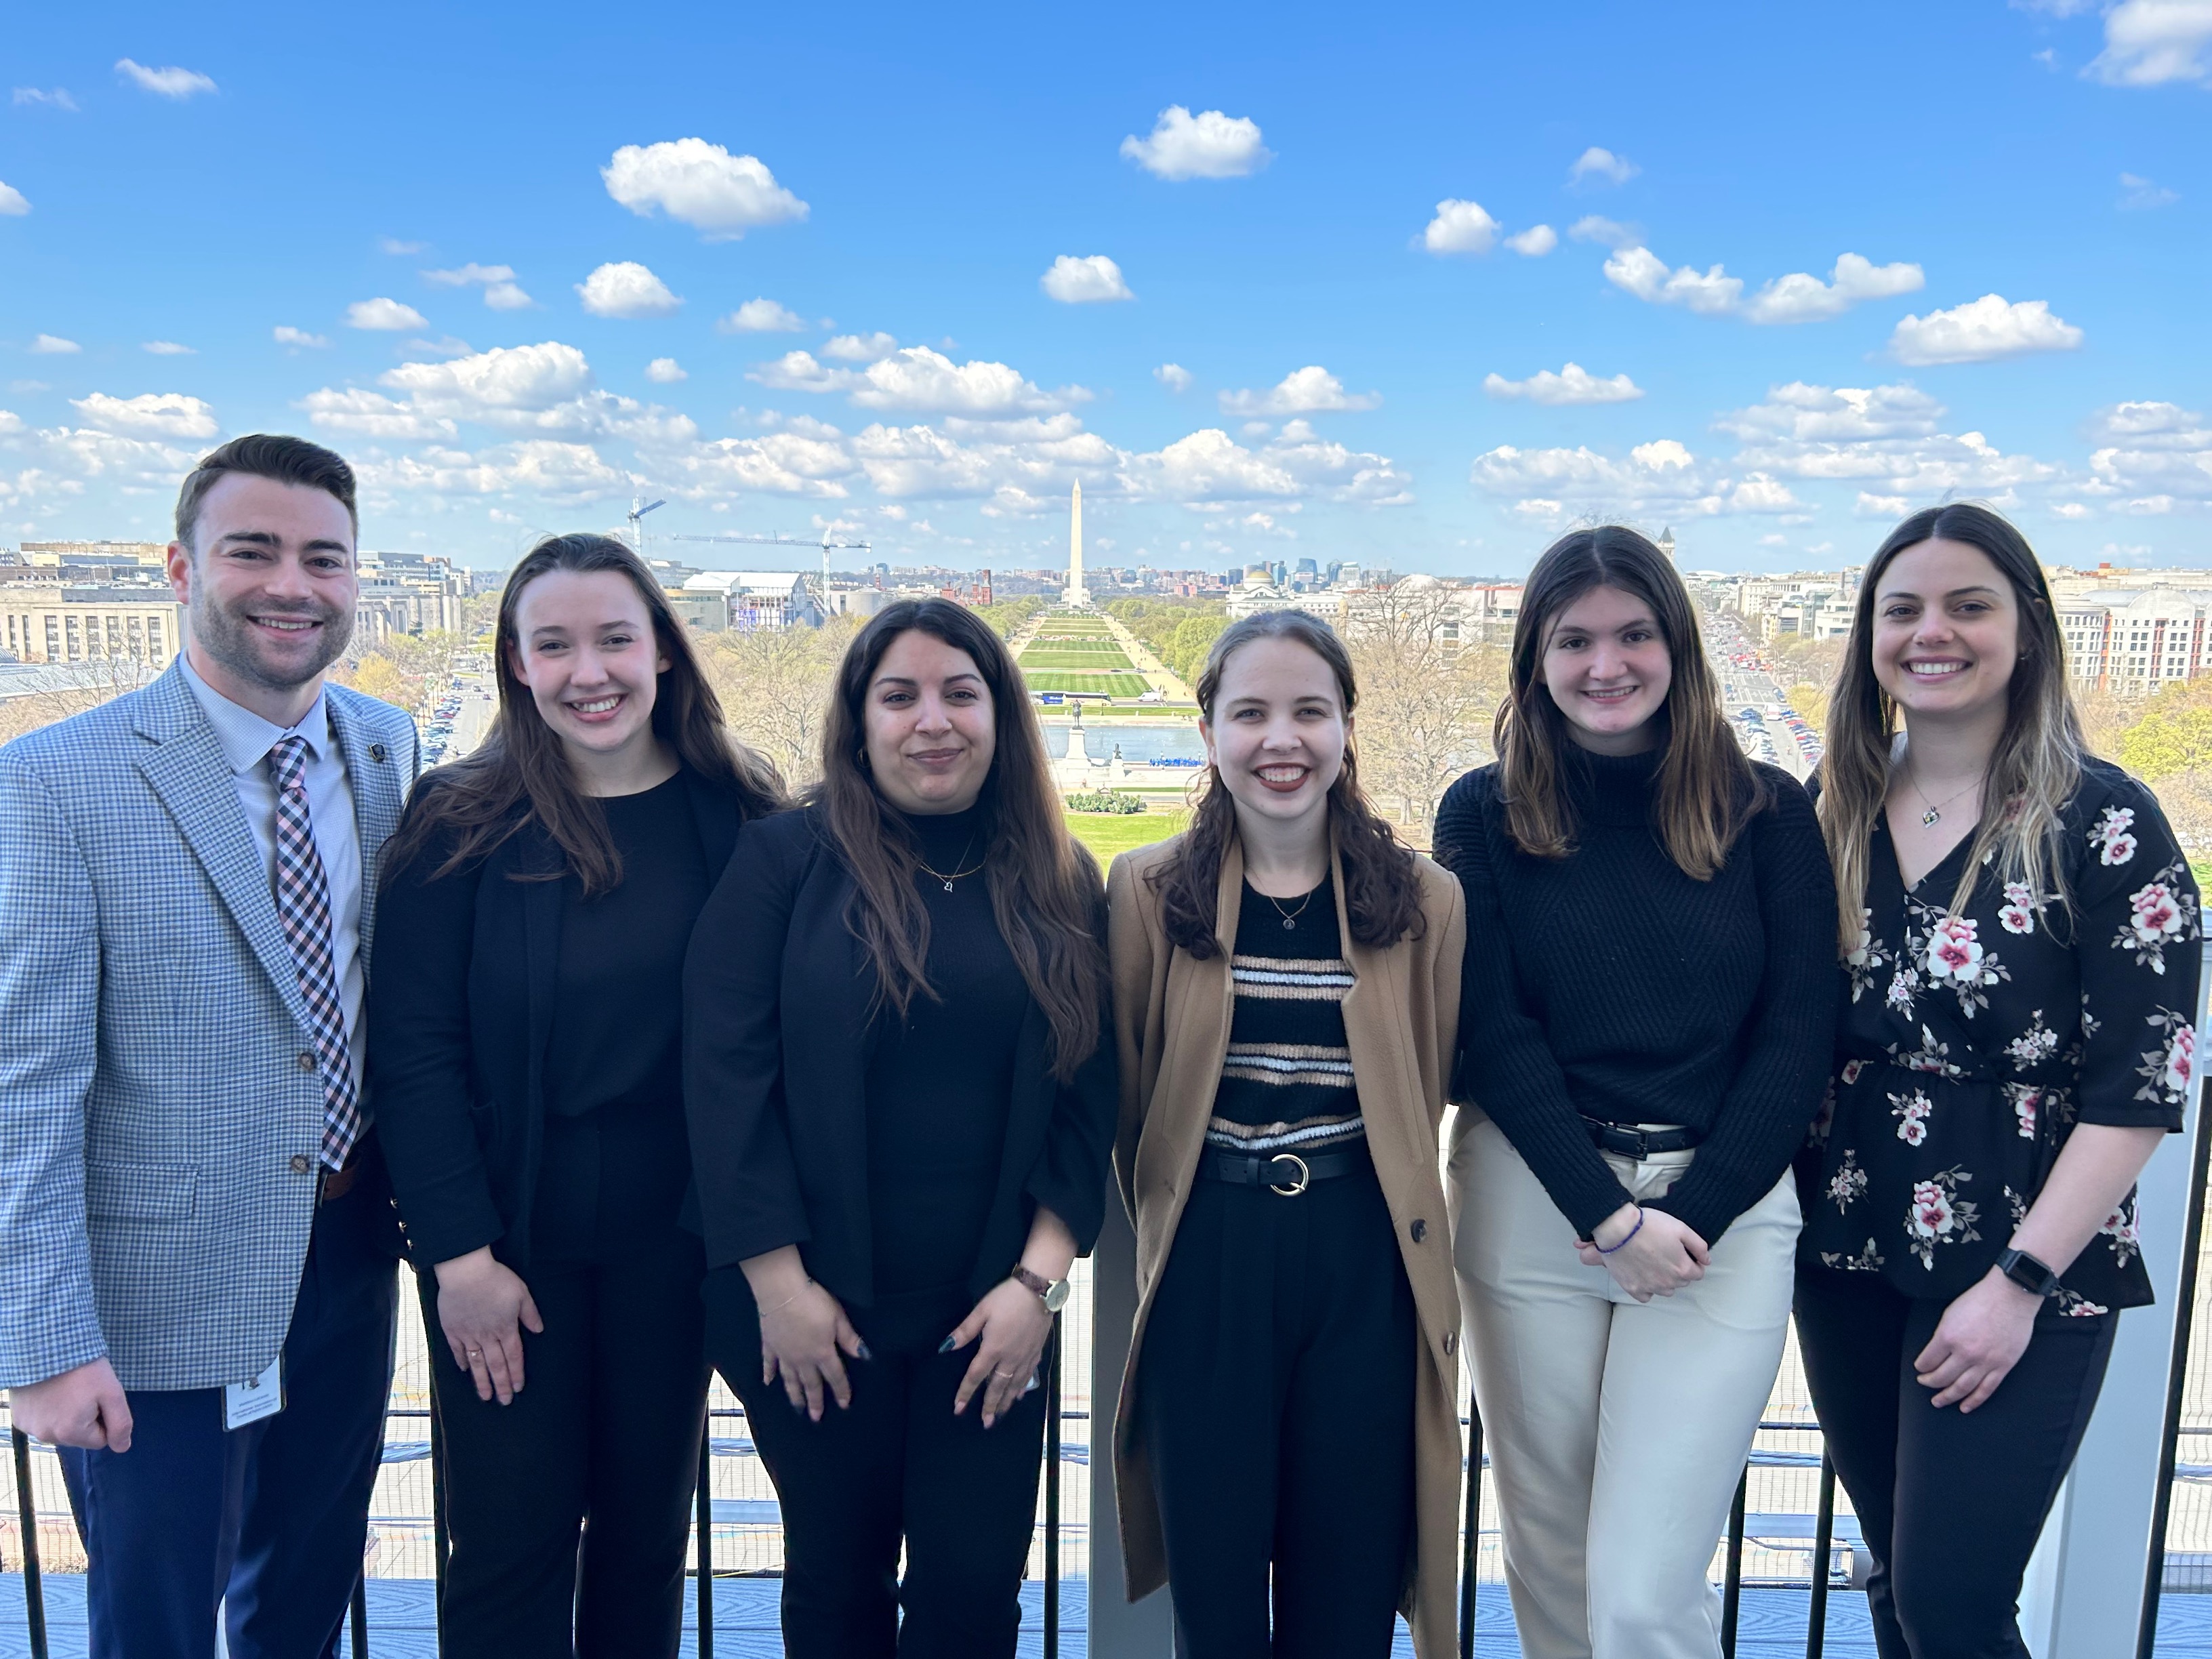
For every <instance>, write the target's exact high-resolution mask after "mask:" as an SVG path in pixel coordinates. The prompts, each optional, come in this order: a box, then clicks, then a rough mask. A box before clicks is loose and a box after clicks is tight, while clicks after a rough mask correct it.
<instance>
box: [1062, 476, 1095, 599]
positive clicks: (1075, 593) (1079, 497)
mask: <svg viewBox="0 0 2212 1659" xmlns="http://www.w3.org/2000/svg"><path fill="white" fill-rule="evenodd" d="M1067 514H1068V517H1067V593H1066V599H1065V603H1066V605H1069V606H1070V607H1071V608H1072V609H1074V610H1077V611H1080V610H1083V609H1084V608H1085V606H1087V605H1090V603H1091V596H1090V595H1089V594H1087V593H1085V592H1084V591H1083V486H1082V485H1081V484H1080V483H1079V484H1077V485H1076V486H1075V494H1074V495H1073V497H1072V498H1071V499H1070V501H1069V502H1068V507H1067Z"/></svg>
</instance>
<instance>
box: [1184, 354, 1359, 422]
mask: <svg viewBox="0 0 2212 1659" xmlns="http://www.w3.org/2000/svg"><path fill="white" fill-rule="evenodd" d="M1382 401H1383V396H1382V394H1381V393H1380V392H1359V393H1347V392H1346V391H1345V389H1344V382H1343V381H1341V380H1338V379H1337V378H1336V376H1335V375H1334V374H1330V373H1329V372H1328V370H1327V369H1325V368H1322V366H1321V365H1320V364H1319V363H1309V364H1308V365H1307V366H1306V367H1305V368H1298V369H1293V370H1291V373H1289V374H1285V376H1284V377H1283V378H1282V380H1281V381H1280V382H1279V383H1278V384H1277V385H1276V386H1273V388H1271V389H1270V390H1268V391H1266V392H1223V393H1222V394H1221V412H1222V413H1223V414H1225V415H1316V414H1322V413H1325V412H1328V411H1332V410H1355V409H1373V408H1375V407H1376V405H1377V404H1380V403H1381V402H1382Z"/></svg>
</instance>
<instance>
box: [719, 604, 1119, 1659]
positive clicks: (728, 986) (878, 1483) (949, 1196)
mask: <svg viewBox="0 0 2212 1659" xmlns="http://www.w3.org/2000/svg"><path fill="white" fill-rule="evenodd" d="M823 772H824V778H823V782H822V783H821V785H820V786H819V787H817V789H816V790H815V791H814V793H813V795H812V797H811V801H810V803H809V804H808V805H807V806H806V807H805V810H804V811H798V812H790V813H786V814H783V815H781V816H779V817H771V818H766V819H763V820H762V821H760V822H759V823H753V824H749V825H748V826H747V827H746V829H745V830H744V834H743V835H742V836H739V838H738V849H737V852H736V853H735V854H733V855H732V858H731V860H730V865H729V868H728V869H727V870H726V872H724V873H723V876H722V880H721V883H720V885H719V886H718V887H717V888H716V889H715V890H714V897H713V898H712V899H711V900H709V901H708V905H707V908H706V910H705V911H704V912H703V913H702V915H701V917H700V921H699V927H698V931H697V933H696V934H695V936H694V938H693V940H692V947H691V956H690V963H689V966H688V968H687V969H686V972H685V995H684V1019H685V1024H684V1051H685V1064H684V1099H685V1104H686V1107H687V1109H688V1110H689V1112H690V1119H691V1147H692V1158H693V1164H694V1167H695V1169H696V1171H697V1177H698V1183H699V1197H700V1207H701V1213H702V1220H703V1223H704V1228H705V1232H706V1238H707V1263H708V1268H709V1272H708V1280H707V1305H708V1352H709V1353H710V1354H711V1355H712V1357H713V1358H714V1364H715V1366H716V1368H717V1369H719V1370H720V1371H721V1373H722V1375H723V1376H725V1377H726V1379H727V1380H728V1382H729V1383H730V1385H731V1387H732V1388H733V1389H736V1390H737V1392H738V1395H739V1397H740V1398H742V1399H743V1400H744V1403H745V1409H746V1415H747V1417H748V1419H750V1424H751V1428H752V1435H753V1440H754V1443H756V1444H757V1446H758V1447H759V1449H760V1453H761V1456H762V1459H763V1461H764V1462H766V1463H767V1465H768V1468H769V1474H770V1475H771V1476H772V1477H773V1478H774V1480H775V1486H776V1492H777V1494H778V1496H779V1498H781V1503H782V1510H783V1530H784V1581H783V1632H784V1642H785V1651H786V1652H787V1653H789V1654H791V1655H793V1659H873V1656H888V1655H890V1654H893V1653H896V1654H897V1655H899V1656H902V1659H932V1656H945V1659H991V1656H1011V1655H1012V1653H1013V1651H1014V1644H1015V1637H1016V1633H1017V1632H1018V1627H1019V1625H1020V1620H1021V1608H1020V1602H1019V1601H1018V1592H1019V1589H1020V1584H1021V1578H1022V1569H1023V1565H1024V1562H1025V1561H1026V1559H1027V1558H1028V1554H1029V1546H1030V1528H1031V1522H1032V1517H1033V1516H1035V1514H1036V1486H1037V1469H1038V1451H1039V1443H1040V1441H1041V1439H1042V1434H1043V1429H1044V1413H1043V1395H1042V1392H1041V1391H1039V1390H1038V1389H1037V1382H1036V1379H1037V1371H1038V1366H1039V1362H1040V1359H1041V1357H1042V1353H1043V1351H1044V1347H1045V1343H1046V1340H1047V1339H1048V1336H1049V1335H1050V1334H1051V1329H1052V1319H1053V1316H1054V1314H1055V1313H1056V1312H1057V1311H1058V1310H1059V1309H1060V1305H1061V1304H1062V1303H1063V1302H1064V1301H1065V1300H1066V1278H1067V1273H1068V1270H1069V1267H1070V1265H1071V1264H1072V1262H1073V1260H1074V1258H1075V1256H1076V1255H1079V1254H1080V1253H1082V1252H1084V1251H1085V1250H1088V1249H1089V1248H1090V1246H1091V1242H1092V1240H1093V1239H1094V1238H1095V1237H1097V1231H1098V1226H1099V1224H1100V1222H1101V1220H1102V1219H1103V1212H1104V1207H1105V1193H1106V1178H1107V1159H1108V1156H1109V1149H1110V1146H1111V1144H1112V1140H1113V1134H1114V1121H1115V1076H1114V1062H1113V1045H1112V1043H1111V1042H1110V1041H1109V1042H1101V1041H1100V1037H1101V1034H1102V1033H1103V1032H1104V1031H1106V1030H1109V1021H1108V1018H1107V1009H1106V1006H1105V997H1106V991H1105V982H1106V981H1105V972H1104V968H1105V954H1104V950H1103V942H1102V941H1103V936H1104V931H1105V916H1104V904H1103V893H1102V891H1101V888H1100V883H1099V878H1098V870H1097V866H1096V865H1095V864H1094V863H1092V862H1091V857H1090V855H1089V854H1087V853H1085V851H1084V850H1083V849H1082V848H1080V847H1079V846H1077V845H1076V843H1075V842H1074V841H1073V838H1072V837H1071V836H1069V835H1068V833H1067V830H1066V827H1065V824H1064V823H1063V821H1062V819H1061V816H1060V800H1059V798H1058V796H1057V794H1056V793H1055V792H1054V789H1053V787H1052V785H1051V782H1050V778H1049V774H1048V762H1047V761H1046V758H1045V751H1044V743H1043V738H1042V732H1040V731H1039V729H1038V726H1037V723H1036V715H1035V714H1034V713H1033V712H1032V710H1031V708H1030V702H1029V699H1028V697H1027V696H1026V695H1025V693H1024V690H1023V686H1022V682H1021V676H1020V674H1019V672H1018V671H1017V670H1016V668H1015V667H1014V665H1013V660H1012V658H1011V657H1010V656H1008V654H1007V653H1006V647H1005V646H1004V644H1002V643H1001V642H1000V640H999V637H998V636H997V635H995V634H994V633H993V632H992V631H991V630H990V629H989V628H987V626H985V625H984V624H983V623H981V622H980V621H978V620H977V619H976V617H975V616H974V615H973V614H972V613H971V612H969V611H965V610H963V609H962V608H961V607H960V606H958V605H953V604H951V603H950V602H949V601H946V600H943V599H924V600H921V601H919V602H915V601H905V602H902V603H900V604H896V605H892V606H890V608H889V609H887V610H885V611H883V612H882V613H881V614H879V615H878V616H877V617H875V618H874V620H872V622H870V623H868V625H867V626H866V628H864V629H861V630H860V634H859V635H858V636H857V637H856V638H855V639H854V641H853V644H852V646H851V647H850V648H849V649H848V651H847V653H846V654H845V660H844V664H843V666H842V669H841V670H840V671H839V675H838V682H837V689H836V695H835V696H834V697H833V699H832V702H831V704H830V708H829V714H828V718H827V720H825V722H824V732H823ZM902 1540H903V1541H904V1544H905V1550H906V1576H905V1582H904V1583H903V1584H901V1583H899V1582H898V1565H899V1551H900V1545H901V1541H902ZM902 1610H903V1614H904V1618H903V1622H902V1620H901V1612H902Z"/></svg>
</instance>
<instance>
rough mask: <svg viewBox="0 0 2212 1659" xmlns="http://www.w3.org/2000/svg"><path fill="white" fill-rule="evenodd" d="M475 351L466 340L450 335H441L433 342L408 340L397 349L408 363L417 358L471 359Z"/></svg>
mask: <svg viewBox="0 0 2212 1659" xmlns="http://www.w3.org/2000/svg"><path fill="white" fill-rule="evenodd" d="M476 351H477V349H476V348H475V347H474V346H472V345H471V344H470V343H468V342H467V341H466V340H462V339H457V338H456V337H453V335H451V334H441V335H440V336H439V337H437V338H436V339H435V340H410V341H408V342H407V343H406V344H405V345H404V346H402V347H400V348H399V355H400V356H403V357H404V358H406V359H407V360H408V361H409V362H414V361H415V360H416V358H418V357H473V356H476Z"/></svg>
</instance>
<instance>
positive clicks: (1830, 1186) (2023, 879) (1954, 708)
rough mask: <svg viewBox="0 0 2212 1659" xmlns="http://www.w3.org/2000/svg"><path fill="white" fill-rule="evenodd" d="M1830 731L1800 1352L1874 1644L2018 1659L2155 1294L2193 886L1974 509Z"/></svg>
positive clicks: (1903, 588)
mask: <svg viewBox="0 0 2212 1659" xmlns="http://www.w3.org/2000/svg"><path fill="white" fill-rule="evenodd" d="M1900 724H1901V726H1902V731H1901V732H1900V731H1899V726H1900ZM1828 735H1829V739H1830V742H1829V749H1828V755H1827V758H1826V761H1825V762H1824V763H1823V764H1822V768H1821V779H1820V782H1821V794H1820V819H1821V828H1822V830H1823V832H1824V834H1825V835H1826V837H1827V842H1828V849H1829V853H1830V855H1831V857H1832V860H1833V862H1834V865H1835V869H1836V877H1837V888H1838V899H1839V903H1840V906H1841V915H1840V916H1839V923H1840V934H1841V940H1842V947H1843V951H1844V974H1845V976H1846V979H1847V981H1848V987H1849V997H1848V1000H1847V1002H1846V1004H1845V1006H1844V1014H1843V1018H1842V1022H1841V1027H1840V1040H1839V1043H1838V1060H1839V1068H1838V1072H1837V1074H1836V1077H1835V1080H1834V1083H1833V1085H1832V1090H1831V1093H1830V1098H1829V1102H1828V1103H1827V1104H1826V1106H1824V1108H1823V1109H1822V1111H1821V1114H1820V1117H1819V1119H1818V1120H1816V1121H1815V1122H1814V1128H1813V1134H1812V1137H1811V1139H1810V1141H1809V1142H1808V1146H1807V1148H1806V1151H1805V1153H1804V1155H1803V1156H1802V1158H1801V1159H1800V1160H1799V1165H1798V1176H1799V1183H1800V1188H1801V1192H1802V1199H1803V1202H1804V1208H1805V1232H1804V1236H1803V1239H1802V1243H1801V1245H1800V1247H1799V1257H1798V1283H1797V1323H1798V1334H1799V1339H1800V1342H1801V1344H1802V1349H1803V1352H1804V1357H1805V1368H1806V1372H1807V1375H1808V1379H1809V1381H1810V1382H1811V1384H1812V1390H1813V1401H1814V1406H1815V1407H1817V1408H1818V1410H1819V1412H1820V1423H1821V1426H1822V1428H1823V1429H1824V1430H1825V1431H1826V1434H1827V1437H1828V1445H1829V1450H1830V1453H1831V1455H1832V1457H1833V1459H1834V1461H1835V1465H1836V1469H1837V1473H1838V1475H1839V1476H1840V1477H1841V1478H1842V1480H1843V1483H1844V1488H1845V1490H1847V1491H1848V1492H1850V1497H1851V1501H1852V1504H1853V1505H1854V1507H1855V1508H1856V1509H1857V1512H1858V1516H1859V1519H1860V1522H1861V1524H1862V1526H1863V1529H1864V1532H1865V1536H1866V1540H1867V1545H1868V1548H1869V1551H1870V1553H1872V1555H1873V1557H1874V1572H1873V1576H1872V1577H1871V1579H1870V1581H1869V1587H1868V1588H1869V1596H1870V1599H1871V1601H1872V1605H1873V1612H1874V1621H1875V1638H1876V1644H1877V1646H1878V1648H1879V1649H1880V1651H1881V1654H1882V1655H1883V1659H1937V1656H1945V1659H1948V1656H1952V1655H1965V1654H1974V1655H1983V1654H1989V1655H1998V1654H2003V1655H2020V1656H2025V1655H2026V1654H2027V1648H2026V1646H2025V1645H2023V1644H2021V1637H2020V1632H2019V1628H2018V1625H2017V1622H2016V1605H2017V1602H2018V1601H2019V1596H2020V1589H2021V1577H2022V1574H2023V1572H2024V1571H2025V1569H2026V1567H2027V1558H2028V1554H2029V1553H2030V1551H2031V1550H2033V1547H2034V1545H2035V1540H2036V1537H2037V1534H2039V1532H2040V1531H2041V1529H2042V1525H2043V1521H2044V1517H2045V1514H2046V1513H2047V1512H2048V1510H2049V1509H2050V1506H2051V1500H2052V1498H2053V1497H2054V1496H2055V1495H2056V1493H2057V1488H2058V1484H2059V1482H2060V1480H2063V1478H2064V1476H2065V1474H2066V1470H2067V1468H2068V1466H2069V1464H2070V1463H2071V1462H2072V1461H2073V1457H2074V1453H2075V1449H2076V1448H2077V1447H2078V1446H2079V1444H2080V1442H2081V1433H2082V1431H2083V1429H2084V1428H2085V1427H2086V1426H2087V1423H2088V1420H2089V1414H2090V1412H2091V1410H2092V1409H2093V1407H2094V1406H2095V1404H2096V1400H2097V1392H2098V1389H2099V1388H2100V1385H2101V1384H2102V1383H2103V1380H2104V1374H2105V1366H2106V1361H2107V1359H2108V1358H2110V1356H2111V1352H2112V1328H2113V1318H2114V1316H2115V1315H2116V1314H2117V1313H2118V1310H2120V1309H2122V1308H2129V1307H2136V1306H2140V1305H2142V1304H2145V1303H2148V1301H2149V1300H2150V1299H2151V1291H2150V1281H2149V1279H2148V1275H2146V1273H2144V1271H2143V1265H2142V1256H2141V1254H2140V1251H2139V1249H2138V1247H2137V1243H2136V1209H2135V1191H2134V1188H2135V1181H2136V1176H2137V1175H2138V1174H2139V1173H2140V1172H2141V1171H2142V1166H2143V1164H2145V1162H2146V1161H2148V1158H2149V1157H2150V1155H2151V1152H2152V1151H2153V1150H2154V1148H2155V1147H2156V1146H2157V1144H2158V1141H2159V1139H2160V1136H2161V1135H2163V1134H2166V1133H2170V1132H2172V1131H2174V1130H2178V1129H2179V1128H2180V1127H2181V1111H2182V1102H2183V1099H2184V1097H2185V1095H2186V1093H2187V1091H2188V1086H2189V1077H2190V1070H2191V1060H2192V1058H2193V1054H2194V1048H2195V1035H2194V1032H2193V1031H2192V1030H2191V1024H2190V1021H2191V1017H2192V1015H2193V1012H2194V1010H2195V1008H2196V1006H2197V968H2198V945H2197V939H2198V928H2197V887H2196V884H2195V882H2194V881H2193V880H2192V879H2191V876H2190V872H2189V866H2188V863H2187V861H2186V860H2185V859H2184V858H2183V857H2182V855H2181V853H2180V851H2179V848H2177V847H2176V845H2175V842H2174V839H2173V835H2172V831H2171V830H2170V829H2167V827H2166V820H2165V818H2164V817H2162V816H2161V815H2160V811H2159V808H2158V803H2157V801H2156V800H2155V799H2154V798H2153V797H2152V795H2151V793H2150V792H2149V791H2148V790H2147V789H2145V788H2144V787H2142V785H2141V784H2139V783H2137V782H2136V781H2134V780H2133V779H2131V778H2130V777H2128V776H2127V775H2125V774H2124V773H2123V772H2121V771H2120V770H2119V769H2118V768H2117V767H2115V766H2112V765H2111V764H2109V763H2106V762H2104V761H2101V760H2098V759H2096V758H2094V757H2092V756H2090V755H2088V754H2087V753H2085V752H2084V751H2083V749H2082V746H2081V727H2080V725H2079V722H2078V721H2077V720H2076V719H2075V713H2074V708H2073V706H2072V703H2071V702H2070V701H2069V697H2068V695H2067V690H2066V673H2065V662H2064V657H2063V644H2062V641H2061V637H2060V635H2059V631H2058V622H2057V614H2056V612H2055V611H2054V610H2053V608H2052V605H2051V594H2050V590H2049V588H2048V586H2046V585H2045V580H2044V577H2043V572H2042V568H2041V567H2040V566H2039V564H2038V563H2037V562H2036V559H2035V556H2034V554H2033V552H2032V551H2031V550H2029V548H2028V545H2027V542H2026V541H2025V540H2024V539H2023V538H2021V534H2020V532H2018V531H2017V530H2015V529H2014V528H2013V526H2011V525H2009V524H2008V523H2007V522H2006V521H2005V520H2003V519H2002V518H2000V517H1998V516H1997V515H1996V513H1992V512H1990V511H1989V510H1988V509H1987V508H1985V507H1974V506H1970V505H1963V504H1962V505H1955V506H1950V507H1937V508H1931V509H1929V511H1926V512H1923V513H1916V514H1914V515H1913V516H1912V517H1911V518H1909V519H1907V520H1905V522H1904V523H1903V524H1901V525H1899V526H1898V527H1897V529H1896V530H1895V531H1894V532H1893V533H1892V534H1891V535H1890V537H1889V538H1888V539H1887V541H1885V542H1884V543H1883V544H1882V545H1881V550H1879V551H1878V552H1877V553H1876V554H1875V557H1874V560H1873V562H1872V563H1871V564H1869V567H1868V568H1867V573H1866V578H1865V581H1864V584H1863V586H1862V588H1861V590H1860V593H1859V602H1858V612H1857V617H1856V618H1855V620H1854V622H1853V623H1852V628H1851V634H1850V641H1849V642H1848V644H1847V646H1846V647H1845V654H1844V666H1843V669H1842V671H1841V673H1840V676H1839V678H1838V684H1837V688H1836V692H1835V696H1834V698H1833V700H1832V702H1831V704H1830V716H1829V734H1828Z"/></svg>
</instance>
